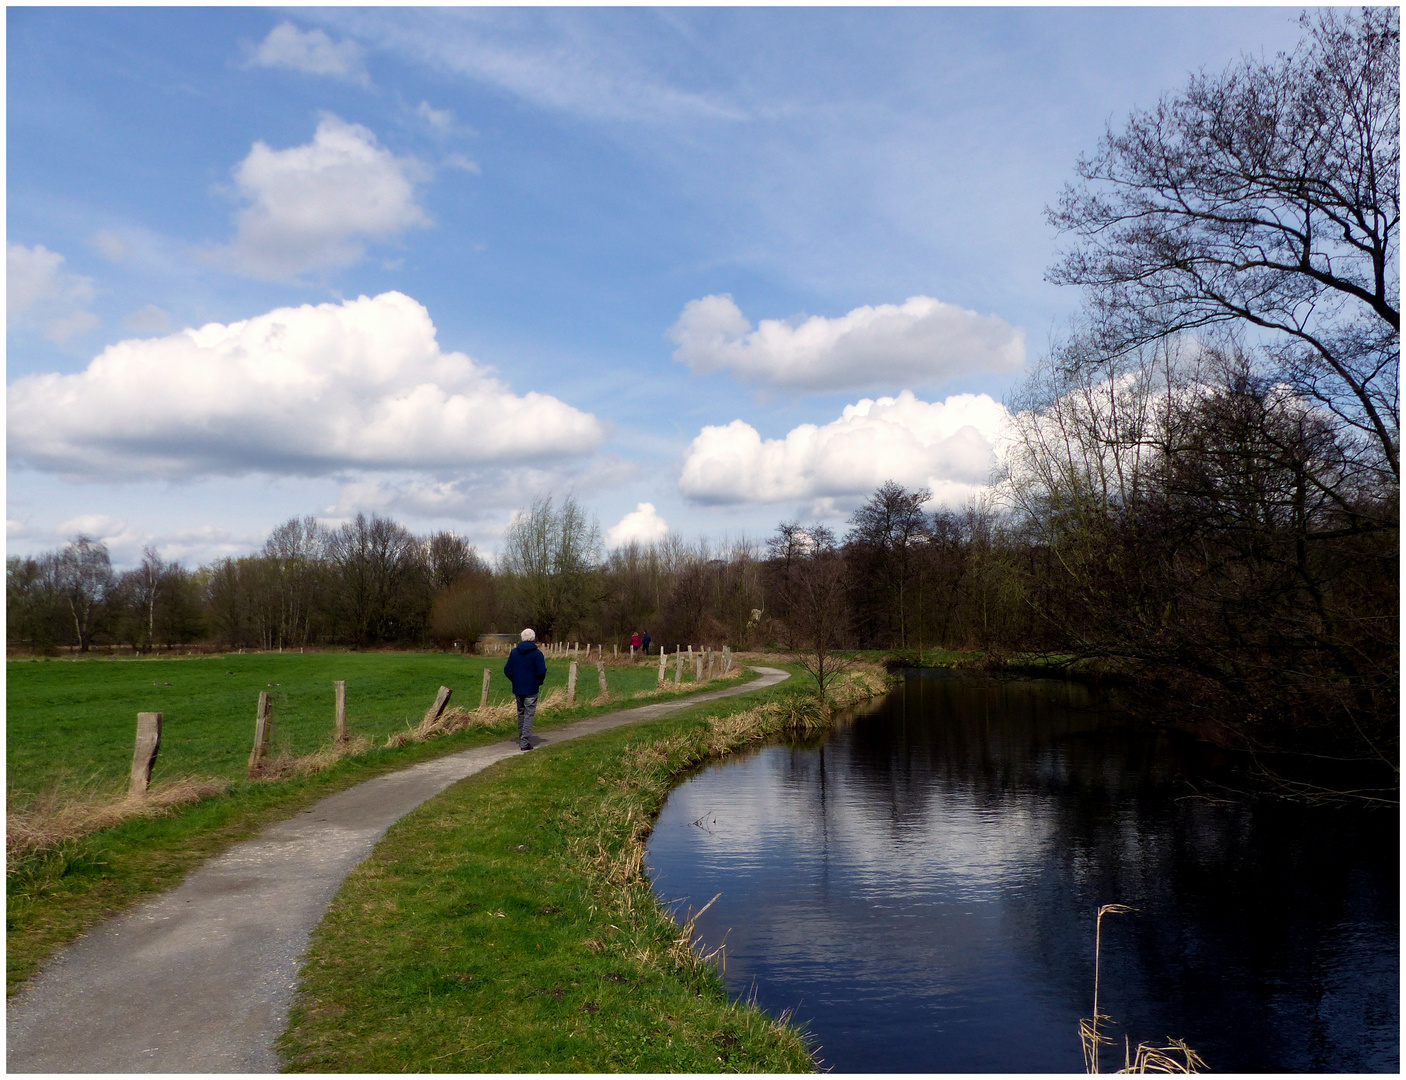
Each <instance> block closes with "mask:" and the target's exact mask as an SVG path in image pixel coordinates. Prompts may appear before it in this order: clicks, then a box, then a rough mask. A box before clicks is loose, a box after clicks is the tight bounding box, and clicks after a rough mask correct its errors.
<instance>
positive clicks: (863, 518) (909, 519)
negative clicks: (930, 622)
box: [845, 480, 932, 649]
mask: <svg viewBox="0 0 1406 1080" xmlns="http://www.w3.org/2000/svg"><path fill="white" fill-rule="evenodd" d="M931 498H932V492H931V491H929V490H928V489H927V488H918V489H916V490H914V491H909V490H908V489H907V488H905V487H904V486H903V485H902V484H897V483H895V482H894V481H892V480H889V481H886V482H885V483H884V485H883V486H882V487H880V488H879V490H878V491H876V492H874V494H873V495H871V496H870V497H869V500H868V501H867V502H865V503H864V505H863V506H861V507H860V508H859V509H858V510H856V511H855V512H854V514H853V515H852V516H851V517H850V519H849V524H850V530H849V532H848V533H847V534H846V535H845V556H846V561H847V564H848V567H849V571H850V577H849V585H850V593H851V597H852V599H853V603H854V607H855V611H856V614H857V615H858V616H859V618H860V619H861V620H862V621H863V623H864V625H865V631H866V632H865V635H864V636H865V637H866V638H868V639H870V640H884V639H887V640H884V644H886V645H896V646H897V647H898V648H901V649H906V648H907V647H908V623H909V617H910V615H911V607H912V603H913V597H912V596H911V594H910V588H909V587H910V584H911V582H912V577H913V570H914V563H915V555H916V552H917V550H918V548H919V547H920V546H921V545H922V544H923V543H925V542H926V539H927V534H928V518H927V515H926V513H925V512H924V511H923V504H924V503H926V502H928V501H929V500H930V499H931Z"/></svg>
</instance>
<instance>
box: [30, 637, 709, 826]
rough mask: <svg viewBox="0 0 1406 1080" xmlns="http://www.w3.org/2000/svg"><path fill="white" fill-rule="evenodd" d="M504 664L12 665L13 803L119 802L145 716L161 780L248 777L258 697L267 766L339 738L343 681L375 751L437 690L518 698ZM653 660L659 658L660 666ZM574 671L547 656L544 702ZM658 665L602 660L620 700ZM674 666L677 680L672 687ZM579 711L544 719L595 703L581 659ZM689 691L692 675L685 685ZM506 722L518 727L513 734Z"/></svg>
mask: <svg viewBox="0 0 1406 1080" xmlns="http://www.w3.org/2000/svg"><path fill="white" fill-rule="evenodd" d="M503 659H504V658H503V657H501V656H499V657H492V656H489V657H483V656H460V655H455V654H451V653H400V652H366V653H345V652H316V653H306V654H302V653H245V654H239V653H231V654H226V655H221V656H213V657H211V656H199V657H182V658H173V659H120V660H118V659H106V658H91V659H73V660H68V659H65V660H57V659H39V660H11V661H9V662H7V664H6V684H7V685H6V691H7V704H6V739H5V744H6V755H7V762H8V768H7V770H6V783H7V790H6V795H7V798H8V800H9V803H10V807H11V809H12V810H13V809H17V808H23V806H24V805H25V804H26V803H27V802H29V801H30V800H31V799H32V798H33V797H34V796H35V795H36V794H38V793H40V792H54V791H55V790H59V791H63V790H68V789H71V790H74V791H80V790H81V791H83V792H85V793H87V794H94V793H99V792H111V793H120V792H124V791H125V790H126V782H127V775H128V772H129V770H130V768H131V761H132V747H133V739H134V737H135V734H136V722H137V713H138V712H160V713H161V714H162V731H161V752H160V755H159V756H158V758H157V762H156V768H155V770H154V772H153V775H152V781H153V783H156V784H159V783H160V782H162V781H163V780H170V779H177V778H182V777H188V776H208V777H216V778H222V779H230V780H233V779H238V778H242V777H243V776H244V772H245V768H246V765H247V762H248V758H249V751H250V748H251V746H252V745H253V738H254V714H255V709H256V706H257V702H258V695H259V692H260V691H267V692H268V693H269V695H270V698H271V700H272V703H273V716H274V733H273V745H272V756H274V757H278V756H281V755H288V756H292V755H300V754H307V753H311V752H313V751H315V750H317V749H319V748H320V747H323V746H326V745H328V744H329V743H330V742H331V741H332V736H333V707H334V698H333V688H332V684H333V682H334V681H335V680H338V679H341V680H344V681H345V682H346V684H347V729H348V732H349V734H350V735H352V736H357V735H364V736H368V737H370V738H371V739H372V740H373V741H374V742H375V743H376V744H378V745H380V744H383V743H384V742H385V740H386V738H387V737H388V736H389V735H391V734H393V733H395V732H397V731H402V730H404V729H405V728H407V727H413V726H414V725H416V724H417V723H419V721H420V718H421V716H423V715H424V712H425V710H426V709H428V708H429V706H430V705H431V703H432V702H433V701H434V696H435V692H436V691H437V690H438V689H439V687H440V686H441V685H444V686H448V687H450V688H451V689H452V690H453V691H454V696H453V698H452V699H451V702H450V704H451V705H459V706H463V707H466V708H476V707H477V706H478V703H479V695H480V693H481V691H482V687H483V671H484V668H485V667H486V668H488V669H489V670H490V671H491V672H492V677H491V684H490V690H489V702H490V703H491V704H498V703H503V702H507V701H509V700H511V698H512V689H511V687H510V685H509V683H508V680H507V679H506V678H504V677H503ZM656 662H657V661H656ZM567 668H568V662H567V661H566V660H564V659H554V658H552V659H549V660H548V664H547V682H546V684H545V685H544V687H543V692H544V693H545V692H547V691H550V690H552V689H555V688H557V687H562V688H564V687H565V686H566V679H567ZM657 672H658V668H657V667H656V666H655V665H654V664H651V663H646V662H644V661H641V662H639V663H637V664H634V665H630V664H620V665H618V666H616V665H611V664H607V666H606V676H607V679H608V681H609V684H610V692H611V697H612V700H613V701H615V702H616V703H621V702H627V701H628V699H629V697H630V696H631V695H632V694H633V693H635V692H637V691H640V690H646V689H653V688H654V686H655V677H656V675H657ZM672 676H673V668H672V664H671V666H670V672H669V678H670V686H672ZM579 679H580V686H579V688H578V691H577V702H578V706H577V708H576V709H575V710H560V711H557V712H554V713H551V714H550V715H548V716H542V717H539V721H538V726H539V727H544V726H550V725H551V724H553V723H557V722H560V721H563V720H566V719H569V718H573V717H576V716H579V715H581V714H582V713H583V712H585V711H598V710H594V709H590V710H588V708H587V707H588V706H589V705H590V703H591V702H592V700H593V699H594V698H595V697H596V694H597V682H596V671H595V667H594V665H588V664H585V663H583V664H582V665H581V672H580V676H579ZM691 688H692V676H691V673H689V672H687V671H686V672H685V674H684V685H683V689H684V690H688V689H691ZM508 726H511V725H508Z"/></svg>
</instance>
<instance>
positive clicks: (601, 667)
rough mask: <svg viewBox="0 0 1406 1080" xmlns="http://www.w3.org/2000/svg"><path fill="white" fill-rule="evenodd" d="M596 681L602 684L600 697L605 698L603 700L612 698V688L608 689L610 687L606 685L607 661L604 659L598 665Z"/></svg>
mask: <svg viewBox="0 0 1406 1080" xmlns="http://www.w3.org/2000/svg"><path fill="white" fill-rule="evenodd" d="M596 679H597V680H598V681H599V682H600V696H601V697H603V698H608V697H610V687H608V686H606V685H605V660H604V658H602V660H601V662H600V663H599V664H597V665H596Z"/></svg>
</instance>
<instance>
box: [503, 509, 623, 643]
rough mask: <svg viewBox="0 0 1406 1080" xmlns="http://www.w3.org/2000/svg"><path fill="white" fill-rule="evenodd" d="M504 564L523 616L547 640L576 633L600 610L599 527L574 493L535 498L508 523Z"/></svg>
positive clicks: (517, 605) (516, 605)
mask: <svg viewBox="0 0 1406 1080" xmlns="http://www.w3.org/2000/svg"><path fill="white" fill-rule="evenodd" d="M502 567H503V570H504V571H505V572H506V573H507V575H508V577H509V584H510V588H511V589H512V593H513V602H514V606H515V608H516V611H517V614H518V616H519V617H520V618H521V619H523V620H525V622H526V624H527V625H530V626H532V628H533V629H534V630H536V631H537V635H538V637H539V638H541V639H542V640H551V639H552V638H554V637H557V636H560V635H562V634H566V633H569V632H571V630H572V629H573V628H574V627H576V626H578V625H580V624H581V623H582V622H584V620H585V619H587V618H588V617H590V616H593V615H594V614H595V613H596V606H597V604H598V603H599V602H600V600H601V598H602V596H603V595H604V594H603V592H602V589H601V584H602V583H601V581H600V575H599V569H600V527H599V525H597V524H596V522H595V521H594V519H592V518H590V517H589V516H588V515H587V514H586V512H585V511H584V510H582V509H581V507H580V505H579V504H578V503H577V502H576V500H575V498H573V497H572V496H570V495H568V496H567V497H566V498H564V499H563V500H562V502H561V505H560V506H559V507H558V506H555V505H553V501H552V499H551V498H550V497H543V498H538V499H535V500H533V503H532V505H531V507H529V508H528V509H527V510H526V511H524V512H522V513H520V514H519V515H518V517H517V519H516V520H515V521H514V522H513V523H512V525H511V526H509V528H508V533H507V536H505V537H504V540H503V555H502Z"/></svg>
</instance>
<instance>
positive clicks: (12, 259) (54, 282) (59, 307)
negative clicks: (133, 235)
mask: <svg viewBox="0 0 1406 1080" xmlns="http://www.w3.org/2000/svg"><path fill="white" fill-rule="evenodd" d="M5 275H6V277H5V310H6V315H7V316H8V318H9V319H10V321H11V322H12V323H14V324H17V325H20V326H25V325H29V326H33V327H36V328H38V329H40V330H41V331H42V332H43V333H44V335H45V336H46V337H48V338H49V339H50V340H51V341H53V342H55V343H57V344H59V345H62V344H64V343H65V342H66V341H68V340H69V339H70V338H73V337H76V336H77V335H78V334H81V333H84V332H85V331H88V330H92V329H93V328H94V327H96V326H100V325H101V324H102V320H100V319H99V318H98V317H97V316H96V315H94V314H93V313H92V312H91V311H89V310H88V305H89V304H90V303H92V301H93V279H92V278H90V277H85V276H84V275H82V274H73V273H70V272H69V271H67V270H65V269H64V257H63V256H62V255H60V254H59V253H58V252H57V251H50V250H49V249H48V248H46V247H45V246H44V245H43V244H36V245H34V247H25V246H24V245H23V244H16V243H14V242H10V243H9V244H7V245H6V249H5Z"/></svg>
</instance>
